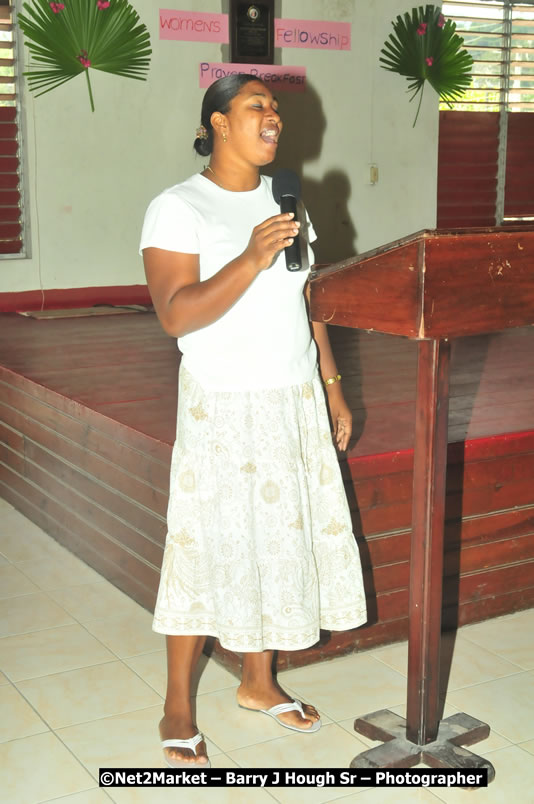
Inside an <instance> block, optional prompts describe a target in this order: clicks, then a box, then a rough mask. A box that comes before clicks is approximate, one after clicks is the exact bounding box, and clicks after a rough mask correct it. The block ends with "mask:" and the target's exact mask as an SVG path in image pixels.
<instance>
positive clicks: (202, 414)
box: [153, 365, 366, 652]
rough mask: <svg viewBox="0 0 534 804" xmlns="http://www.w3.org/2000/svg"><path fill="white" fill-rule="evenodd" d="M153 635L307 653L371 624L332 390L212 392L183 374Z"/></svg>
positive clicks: (317, 384)
mask: <svg viewBox="0 0 534 804" xmlns="http://www.w3.org/2000/svg"><path fill="white" fill-rule="evenodd" d="M178 400H179V401H178V423H177V436H176V443H175V445H174V449H173V454H172V464H171V478H170V497H169V508H168V513H167V526H168V535H167V540H166V545H165V553H164V557H163V566H162V569H161V580H160V586H159V592H158V599H157V603H156V609H155V614H154V624H153V629H154V631H157V632H159V633H163V634H175V635H186V634H189V635H193V634H198V635H200V634H206V635H210V636H215V637H217V638H218V639H219V641H220V643H221V645H222V646H223V647H225V648H228V649H230V650H234V651H238V652H249V651H262V650H270V649H274V650H276V649H278V650H298V649H302V648H307V647H309V646H310V645H313V644H314V643H315V642H317V640H318V639H319V629H320V628H324V629H327V630H332V631H344V630H346V629H349V628H355V627H357V626H359V625H362V624H363V623H364V622H365V621H366V605H365V594H364V589H363V583H362V572H361V564H360V557H359V553H358V549H357V546H356V542H355V539H354V536H353V534H352V525H351V517H350V512H349V508H348V504H347V500H346V496H345V490H344V486H343V481H342V478H341V472H340V469H339V465H338V460H337V455H336V450H335V448H334V446H333V444H332V436H331V433H330V426H329V422H328V416H327V411H326V403H325V399H324V392H323V388H322V383H321V381H320V378H319V376H318V373H317V372H316V375H315V377H314V379H313V380H312V382H309V383H304V384H303V385H294V386H290V387H287V388H277V389H274V390H267V391H251V392H242V391H239V392H222V391H215V392H213V391H209V392H207V391H204V390H203V389H202V388H201V387H200V385H199V384H198V383H197V382H196V380H195V379H194V378H193V377H192V375H191V374H190V373H189V372H188V371H187V369H186V368H185V367H184V366H183V365H182V366H181V367H180V376H179V396H178Z"/></svg>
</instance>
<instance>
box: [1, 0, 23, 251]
mask: <svg viewBox="0 0 534 804" xmlns="http://www.w3.org/2000/svg"><path fill="white" fill-rule="evenodd" d="M0 7H3V8H7V9H8V10H9V13H10V16H11V25H12V43H13V61H14V65H13V67H14V85H15V106H14V108H15V110H16V112H15V121H14V122H15V125H16V127H17V135H16V141H17V146H18V147H17V151H16V157H17V158H18V160H19V164H18V169H17V173H18V176H19V183H18V193H19V203H18V206H19V212H20V217H19V223H20V227H21V232H20V240H21V242H22V246H21V249H20V251H11V252H0V260H2V261H3V260H24V259H29V258H31V236H30V225H29V215H28V211H27V204H26V200H27V198H28V187H27V171H26V158H25V157H26V147H25V146H26V139H25V119H24V80H23V75H22V73H23V69H24V64H23V53H24V50H23V48H24V42H23V39H22V32H21V30H20V28H19V26H18V24H17V7H16V0H10V2H8V3H1V5H0ZM2 21H4V20H3V18H2ZM6 21H7V20H6Z"/></svg>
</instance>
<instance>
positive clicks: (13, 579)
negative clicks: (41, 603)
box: [0, 563, 39, 599]
mask: <svg viewBox="0 0 534 804" xmlns="http://www.w3.org/2000/svg"><path fill="white" fill-rule="evenodd" d="M38 591H39V587H37V586H36V585H35V584H34V583H32V582H31V581H30V579H29V578H27V577H26V576H25V575H24V573H22V572H21V571H20V569H17V567H15V566H14V565H13V564H7V563H6V564H4V565H2V566H0V598H1V599H4V598H8V597H20V595H29V594H31V593H32V592H38Z"/></svg>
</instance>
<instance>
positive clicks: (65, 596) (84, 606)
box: [48, 576, 144, 623]
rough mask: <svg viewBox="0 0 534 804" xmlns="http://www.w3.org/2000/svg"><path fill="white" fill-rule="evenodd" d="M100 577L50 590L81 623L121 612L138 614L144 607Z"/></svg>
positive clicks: (54, 598) (53, 596)
mask: <svg viewBox="0 0 534 804" xmlns="http://www.w3.org/2000/svg"><path fill="white" fill-rule="evenodd" d="M98 577H99V581H98V582H96V583H91V584H83V585H81V586H65V587H63V588H61V589H52V590H50V591H49V592H48V594H49V595H50V597H51V598H52V600H55V601H56V603H58V604H59V605H60V606H61V607H62V608H64V609H65V611H66V612H68V614H70V615H71V617H74V619H75V620H78V622H80V623H87V622H90V621H91V620H105V619H107V618H108V617H115V616H118V615H120V614H128V615H130V616H136V615H137V613H138V612H139V611H144V609H143V608H142V607H141V606H139V604H138V603H136V602H135V600H132V598H131V597H128V595H125V594H124V592H121V590H120V589H117V587H115V586H113V584H111V583H109V581H106V580H105V578H102V577H101V576H98Z"/></svg>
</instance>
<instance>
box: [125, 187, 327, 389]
mask: <svg viewBox="0 0 534 804" xmlns="http://www.w3.org/2000/svg"><path fill="white" fill-rule="evenodd" d="M279 213H280V207H279V206H278V204H277V203H276V202H275V200H274V199H273V196H272V190H271V179H270V178H269V177H268V176H262V177H261V180H260V184H259V186H258V187H257V188H256V189H255V190H250V191H248V192H242V193H239V192H231V191H229V190H223V189H222V188H221V187H219V186H218V185H217V184H214V183H213V182H212V181H210V180H209V179H207V178H206V177H205V176H202V175H201V174H200V173H197V174H195V175H194V176H191V177H190V178H189V179H187V180H186V181H184V182H182V183H181V184H176V185H175V186H174V187H170V188H168V189H167V190H164V191H163V192H162V193H161V194H160V195H158V196H157V197H156V198H155V199H154V200H153V201H152V202H151V204H150V205H149V207H148V209H147V212H146V215H145V220H144V224H143V231H142V235H141V245H140V252H142V250H143V249H144V248H148V247H151V246H152V247H155V248H161V249H166V250H167V251H178V252H182V253H186V254H198V255H199V262H200V281H204V280H206V279H209V278H210V277H212V276H213V275H214V274H216V273H217V271H219V270H220V269H221V268H222V267H223V266H224V265H226V264H227V263H229V262H231V260H233V259H235V258H236V257H238V256H239V255H240V254H242V253H243V251H244V250H245V249H246V247H247V245H248V243H249V240H250V236H251V234H252V229H253V228H254V227H255V226H257V225H258V224H259V223H262V222H263V221H264V220H266V219H267V218H270V217H271V216H273V215H277V214H279ZM301 217H302V227H301V229H302V230H303V231H302V234H301V254H302V261H303V269H302V270H301V271H288V270H287V268H286V263H285V254H284V252H283V251H282V252H281V253H280V254H279V256H278V258H277V259H276V261H275V262H274V264H273V265H272V266H271V267H270V268H268V269H267V270H265V271H261V272H260V273H259V274H258V276H257V277H256V278H255V279H254V281H253V282H252V284H251V285H250V286H249V287H248V288H247V290H246V291H245V293H244V294H243V295H242V296H241V297H240V298H239V299H238V300H237V301H236V303H235V304H234V305H233V306H232V307H231V308H230V309H229V310H228V311H227V312H226V313H224V315H222V316H221V317H220V318H218V319H217V321H214V322H213V323H212V324H209V325H208V326H206V327H202V329H198V330H196V331H195V332H191V333H189V334H188V335H184V336H183V337H182V338H179V339H178V347H179V349H180V350H181V352H182V354H183V361H184V365H185V366H186V367H187V369H188V371H190V372H191V374H192V375H193V376H194V377H195V378H196V379H197V381H198V382H199V383H200V384H201V385H202V386H203V387H204V388H206V389H209V390H216V391H244V390H260V389H266V388H280V387H284V386H288V385H297V384H300V383H303V382H307V381H309V380H310V379H311V378H312V376H313V373H314V369H315V366H316V363H317V350H316V348H315V342H314V341H313V338H312V337H311V331H310V324H309V322H308V316H307V311H306V304H305V300H304V293H303V289H304V285H305V282H306V280H307V278H308V274H309V269H310V265H312V264H313V252H312V250H311V248H310V246H309V243H310V242H313V240H315V239H316V237H315V232H314V230H313V227H312V225H311V223H310V221H309V218H308V216H307V214H306V216H305V220H304V217H303V216H301Z"/></svg>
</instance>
